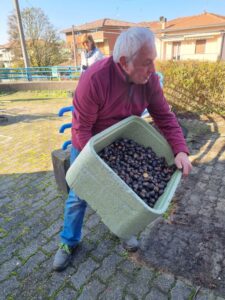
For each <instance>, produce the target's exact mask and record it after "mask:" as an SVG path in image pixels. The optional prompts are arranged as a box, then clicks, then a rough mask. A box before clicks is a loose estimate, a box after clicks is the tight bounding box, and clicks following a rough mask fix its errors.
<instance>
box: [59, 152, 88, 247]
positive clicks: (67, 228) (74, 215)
mask: <svg viewBox="0 0 225 300" xmlns="http://www.w3.org/2000/svg"><path fill="white" fill-rule="evenodd" d="M78 154H79V151H78V150H77V149H76V148H74V147H73V146H72V147H71V154H70V165H71V164H72V162H73V161H74V160H75V159H76V157H77V156H78ZM86 207H87V203H86V202H85V201H84V200H81V199H80V198H79V197H78V196H77V195H76V194H75V193H74V191H72V190H70V191H69V195H68V198H67V200H66V203H65V211H64V227H63V230H62V231H61V233H60V237H61V242H62V243H64V244H67V245H68V246H73V247H74V246H76V245H77V244H78V243H79V241H80V240H81V229H82V225H83V219H84V214H85V210H86Z"/></svg>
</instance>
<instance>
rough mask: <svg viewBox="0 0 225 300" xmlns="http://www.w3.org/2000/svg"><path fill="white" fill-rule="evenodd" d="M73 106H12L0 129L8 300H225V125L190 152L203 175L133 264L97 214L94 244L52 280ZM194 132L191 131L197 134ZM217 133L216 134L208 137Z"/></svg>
mask: <svg viewBox="0 0 225 300" xmlns="http://www.w3.org/2000/svg"><path fill="white" fill-rule="evenodd" d="M68 105H70V101H69V100H68V99H65V100H62V99H50V100H38V99H35V100H26V101H22V100H20V101H16V100H13V101H8V100H7V101H6V100H4V101H2V99H1V97H0V107H1V113H3V114H5V115H7V116H8V120H9V122H5V123H1V124H0V130H1V132H0V161H1V169H0V191H1V192H0V291H1V292H0V299H1V300H5V299H8V300H9V299H10V300H13V299H52V300H54V299H57V300H60V299H65V300H67V299H68V300H70V299H80V300H81V299H84V300H89V299H90V300H95V299H107V300H109V299H115V300H120V299H121V300H122V299H126V300H131V299H138V300H139V299H140V300H142V299H156V300H164V299H165V300H166V299H170V300H176V299H179V300H182V299H189V300H191V299H196V300H223V299H225V251H224V249H225V234H224V233H225V221H224V220H225V218H224V211H225V208H224V207H225V200H224V199H225V197H224V195H225V187H224V186H225V185H224V184H225V179H224V170H225V151H224V150H225V120H224V119H223V118H221V117H220V118H219V117H217V118H216V119H215V120H214V121H213V119H212V118H211V119H210V123H209V122H207V118H205V119H204V120H202V121H198V120H195V122H192V121H188V120H185V119H184V120H183V122H184V123H185V124H186V125H187V127H188V126H189V125H188V124H192V127H193V124H194V127H195V128H196V127H197V126H199V128H200V129H201V126H202V127H204V128H203V129H204V130H203V131H204V132H203V134H202V135H201V132H200V131H199V130H197V131H194V130H193V131H191V132H190V135H189V136H188V143H189V146H190V148H191V150H192V151H191V152H192V156H191V158H192V160H193V162H194V166H195V167H194V170H193V172H192V174H191V176H190V177H189V179H187V180H183V181H182V184H181V185H180V187H179V189H178V190H177V193H176V195H175V197H174V201H173V209H172V213H171V214H170V215H169V217H168V218H167V219H165V218H163V217H160V218H159V220H157V222H155V223H154V225H152V226H149V227H147V228H146V229H145V230H144V231H143V232H142V233H141V235H140V240H141V250H140V251H139V252H138V253H136V254H130V255H129V254H128V253H126V252H125V251H124V250H123V248H122V247H121V244H120V241H119V239H117V238H115V237H114V236H113V235H112V234H111V233H110V232H109V230H108V229H107V228H106V227H105V225H104V224H102V223H101V220H100V218H99V217H98V216H97V215H96V214H95V213H94V211H93V210H92V209H91V208H90V207H88V209H87V214H86V216H85V226H84V231H83V234H84V239H83V242H82V244H81V245H80V246H79V247H78V249H77V250H76V251H75V253H74V255H73V261H72V265H71V266H70V267H69V268H68V269H67V270H66V271H64V272H62V273H55V272H53V271H52V261H53V256H54V254H55V250H56V248H57V243H58V241H59V240H58V232H59V231H60V228H61V226H62V222H63V206H64V201H65V198H66V195H65V194H63V193H62V192H60V191H59V190H58V189H57V186H56V184H55V180H54V174H53V169H52V163H51V151H53V150H55V149H58V148H60V147H61V144H62V143H63V142H64V141H65V140H67V139H69V138H70V132H69V131H68V132H67V131H66V132H65V133H64V134H63V135H60V134H59V133H58V131H57V130H58V128H59V127H60V125H62V123H66V122H70V115H69V114H68V115H67V116H64V117H63V118H58V117H57V113H58V110H59V109H60V108H61V107H63V106H68ZM190 128H191V126H190ZM208 129H210V130H208Z"/></svg>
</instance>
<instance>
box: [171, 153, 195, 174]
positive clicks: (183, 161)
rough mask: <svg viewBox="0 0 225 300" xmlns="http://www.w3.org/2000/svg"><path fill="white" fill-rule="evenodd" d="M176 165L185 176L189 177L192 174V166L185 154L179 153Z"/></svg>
mask: <svg viewBox="0 0 225 300" xmlns="http://www.w3.org/2000/svg"><path fill="white" fill-rule="evenodd" d="M175 164H176V166H177V168H178V169H182V171H183V175H184V176H187V175H188V174H189V173H190V172H191V169H192V164H191V162H190V160H189V158H188V155H187V154H186V153H185V152H179V153H178V154H177V155H176V157H175Z"/></svg>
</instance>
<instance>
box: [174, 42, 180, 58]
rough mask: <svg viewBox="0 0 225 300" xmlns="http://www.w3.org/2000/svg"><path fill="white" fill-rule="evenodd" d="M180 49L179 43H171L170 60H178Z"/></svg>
mask: <svg viewBox="0 0 225 300" xmlns="http://www.w3.org/2000/svg"><path fill="white" fill-rule="evenodd" d="M180 47H181V42H173V48H172V51H173V52H172V59H174V60H180Z"/></svg>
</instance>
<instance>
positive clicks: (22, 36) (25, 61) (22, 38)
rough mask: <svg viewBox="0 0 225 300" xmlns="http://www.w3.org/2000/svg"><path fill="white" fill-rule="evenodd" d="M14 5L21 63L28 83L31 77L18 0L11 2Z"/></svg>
mask: <svg viewBox="0 0 225 300" xmlns="http://www.w3.org/2000/svg"><path fill="white" fill-rule="evenodd" d="M13 1H14V5H15V8H16V16H17V22H18V28H19V34H20V42H21V48H22V53H23V61H24V65H25V68H26V71H27V79H28V80H29V81H30V80H32V79H31V76H30V75H29V72H28V68H29V67H30V63H29V59H28V55H27V49H26V43H25V37H24V32H23V24H22V20H21V15H20V8H19V2H18V0H13Z"/></svg>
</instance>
